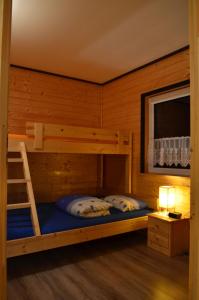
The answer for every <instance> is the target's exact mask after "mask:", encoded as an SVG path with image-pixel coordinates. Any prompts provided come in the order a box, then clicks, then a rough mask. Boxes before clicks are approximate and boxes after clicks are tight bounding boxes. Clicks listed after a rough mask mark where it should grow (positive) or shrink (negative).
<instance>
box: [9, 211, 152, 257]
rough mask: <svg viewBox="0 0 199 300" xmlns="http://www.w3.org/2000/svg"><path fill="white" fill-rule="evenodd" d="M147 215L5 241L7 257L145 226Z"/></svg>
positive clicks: (90, 239)
mask: <svg viewBox="0 0 199 300" xmlns="http://www.w3.org/2000/svg"><path fill="white" fill-rule="evenodd" d="M147 223H148V216H142V217H137V218H132V219H127V220H121V221H116V222H110V223H105V224H98V225H93V226H88V227H82V228H76V229H71V230H66V231H60V232H55V233H50V234H43V235H41V236H32V237H28V238H22V239H16V240H10V241H7V257H13V256H19V255H25V254H29V253H33V252H39V251H44V250H48V249H53V248H59V247H63V246H66V245H73V244H79V243H82V242H87V241H92V240H96V239H101V238H104V237H108V236H109V237H110V236H113V235H118V234H121V233H126V232H131V231H136V230H139V229H144V228H146V227H147Z"/></svg>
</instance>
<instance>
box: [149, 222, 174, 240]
mask: <svg viewBox="0 0 199 300" xmlns="http://www.w3.org/2000/svg"><path fill="white" fill-rule="evenodd" d="M148 229H149V231H150V232H154V233H157V234H159V235H161V236H164V237H168V236H169V224H168V223H167V222H164V221H161V220H159V219H155V218H149V221H148Z"/></svg>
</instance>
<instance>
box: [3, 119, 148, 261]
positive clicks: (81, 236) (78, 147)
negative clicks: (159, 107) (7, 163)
mask: <svg viewBox="0 0 199 300" xmlns="http://www.w3.org/2000/svg"><path fill="white" fill-rule="evenodd" d="M20 142H24V143H25V145H26V149H27V151H28V152H45V153H86V154H99V155H100V161H101V164H100V188H102V189H103V155H104V154H120V155H125V157H126V164H125V178H126V179H125V192H126V193H128V194H131V177H132V133H131V132H125V131H114V130H106V129H98V128H83V127H72V126H62V125H54V124H42V123H27V124H26V135H15V134H10V135H9V139H8V150H9V151H10V152H16V151H18V147H19V143H20ZM147 221H148V217H147V216H143V217H137V218H134V219H128V220H122V221H116V222H111V223H107V224H100V225H95V226H89V227H83V228H78V229H73V230H67V231H62V232H57V233H51V234H44V235H35V236H32V237H28V238H22V239H16V240H10V241H7V257H13V256H18V255H24V254H28V253H33V252H38V251H43V250H47V249H52V248H57V247H61V246H66V245H72V244H76V243H80V242H85V241H90V240H94V239H99V238H103V237H108V236H113V235H117V234H121V233H125V232H130V231H134V230H138V229H143V228H146V227H147Z"/></svg>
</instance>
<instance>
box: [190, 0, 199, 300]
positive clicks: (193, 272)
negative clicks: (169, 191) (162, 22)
mask: <svg viewBox="0 0 199 300" xmlns="http://www.w3.org/2000/svg"><path fill="white" fill-rule="evenodd" d="M189 22H190V23H189V28H190V54H191V55H190V65H191V68H190V70H191V144H192V155H191V165H192V168H191V228H190V234H191V239H190V242H191V251H190V253H191V255H190V257H191V259H190V269H189V270H190V272H189V273H190V284H189V285H190V295H189V299H190V300H197V299H199V285H198V279H199V201H198V193H199V156H198V153H199V119H198V115H199V101H198V100H199V1H198V0H190V1H189Z"/></svg>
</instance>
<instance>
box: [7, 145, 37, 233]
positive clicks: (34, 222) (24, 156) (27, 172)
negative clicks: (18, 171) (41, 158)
mask: <svg viewBox="0 0 199 300" xmlns="http://www.w3.org/2000/svg"><path fill="white" fill-rule="evenodd" d="M8 152H20V154H21V157H20V158H8V163H22V164H23V173H24V178H23V179H8V180H7V183H8V184H22V183H25V184H26V191H27V195H28V202H21V203H15V204H8V205H7V209H8V210H11V209H20V208H30V211H31V219H32V225H33V231H34V234H35V235H36V236H38V235H41V231H40V226H39V220H38V215H37V209H36V205H35V197H34V193H33V187H32V181H31V176H30V169H29V165H28V157H27V153H26V146H25V143H24V142H19V147H18V148H16V149H12V150H11V151H9V149H8Z"/></svg>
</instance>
